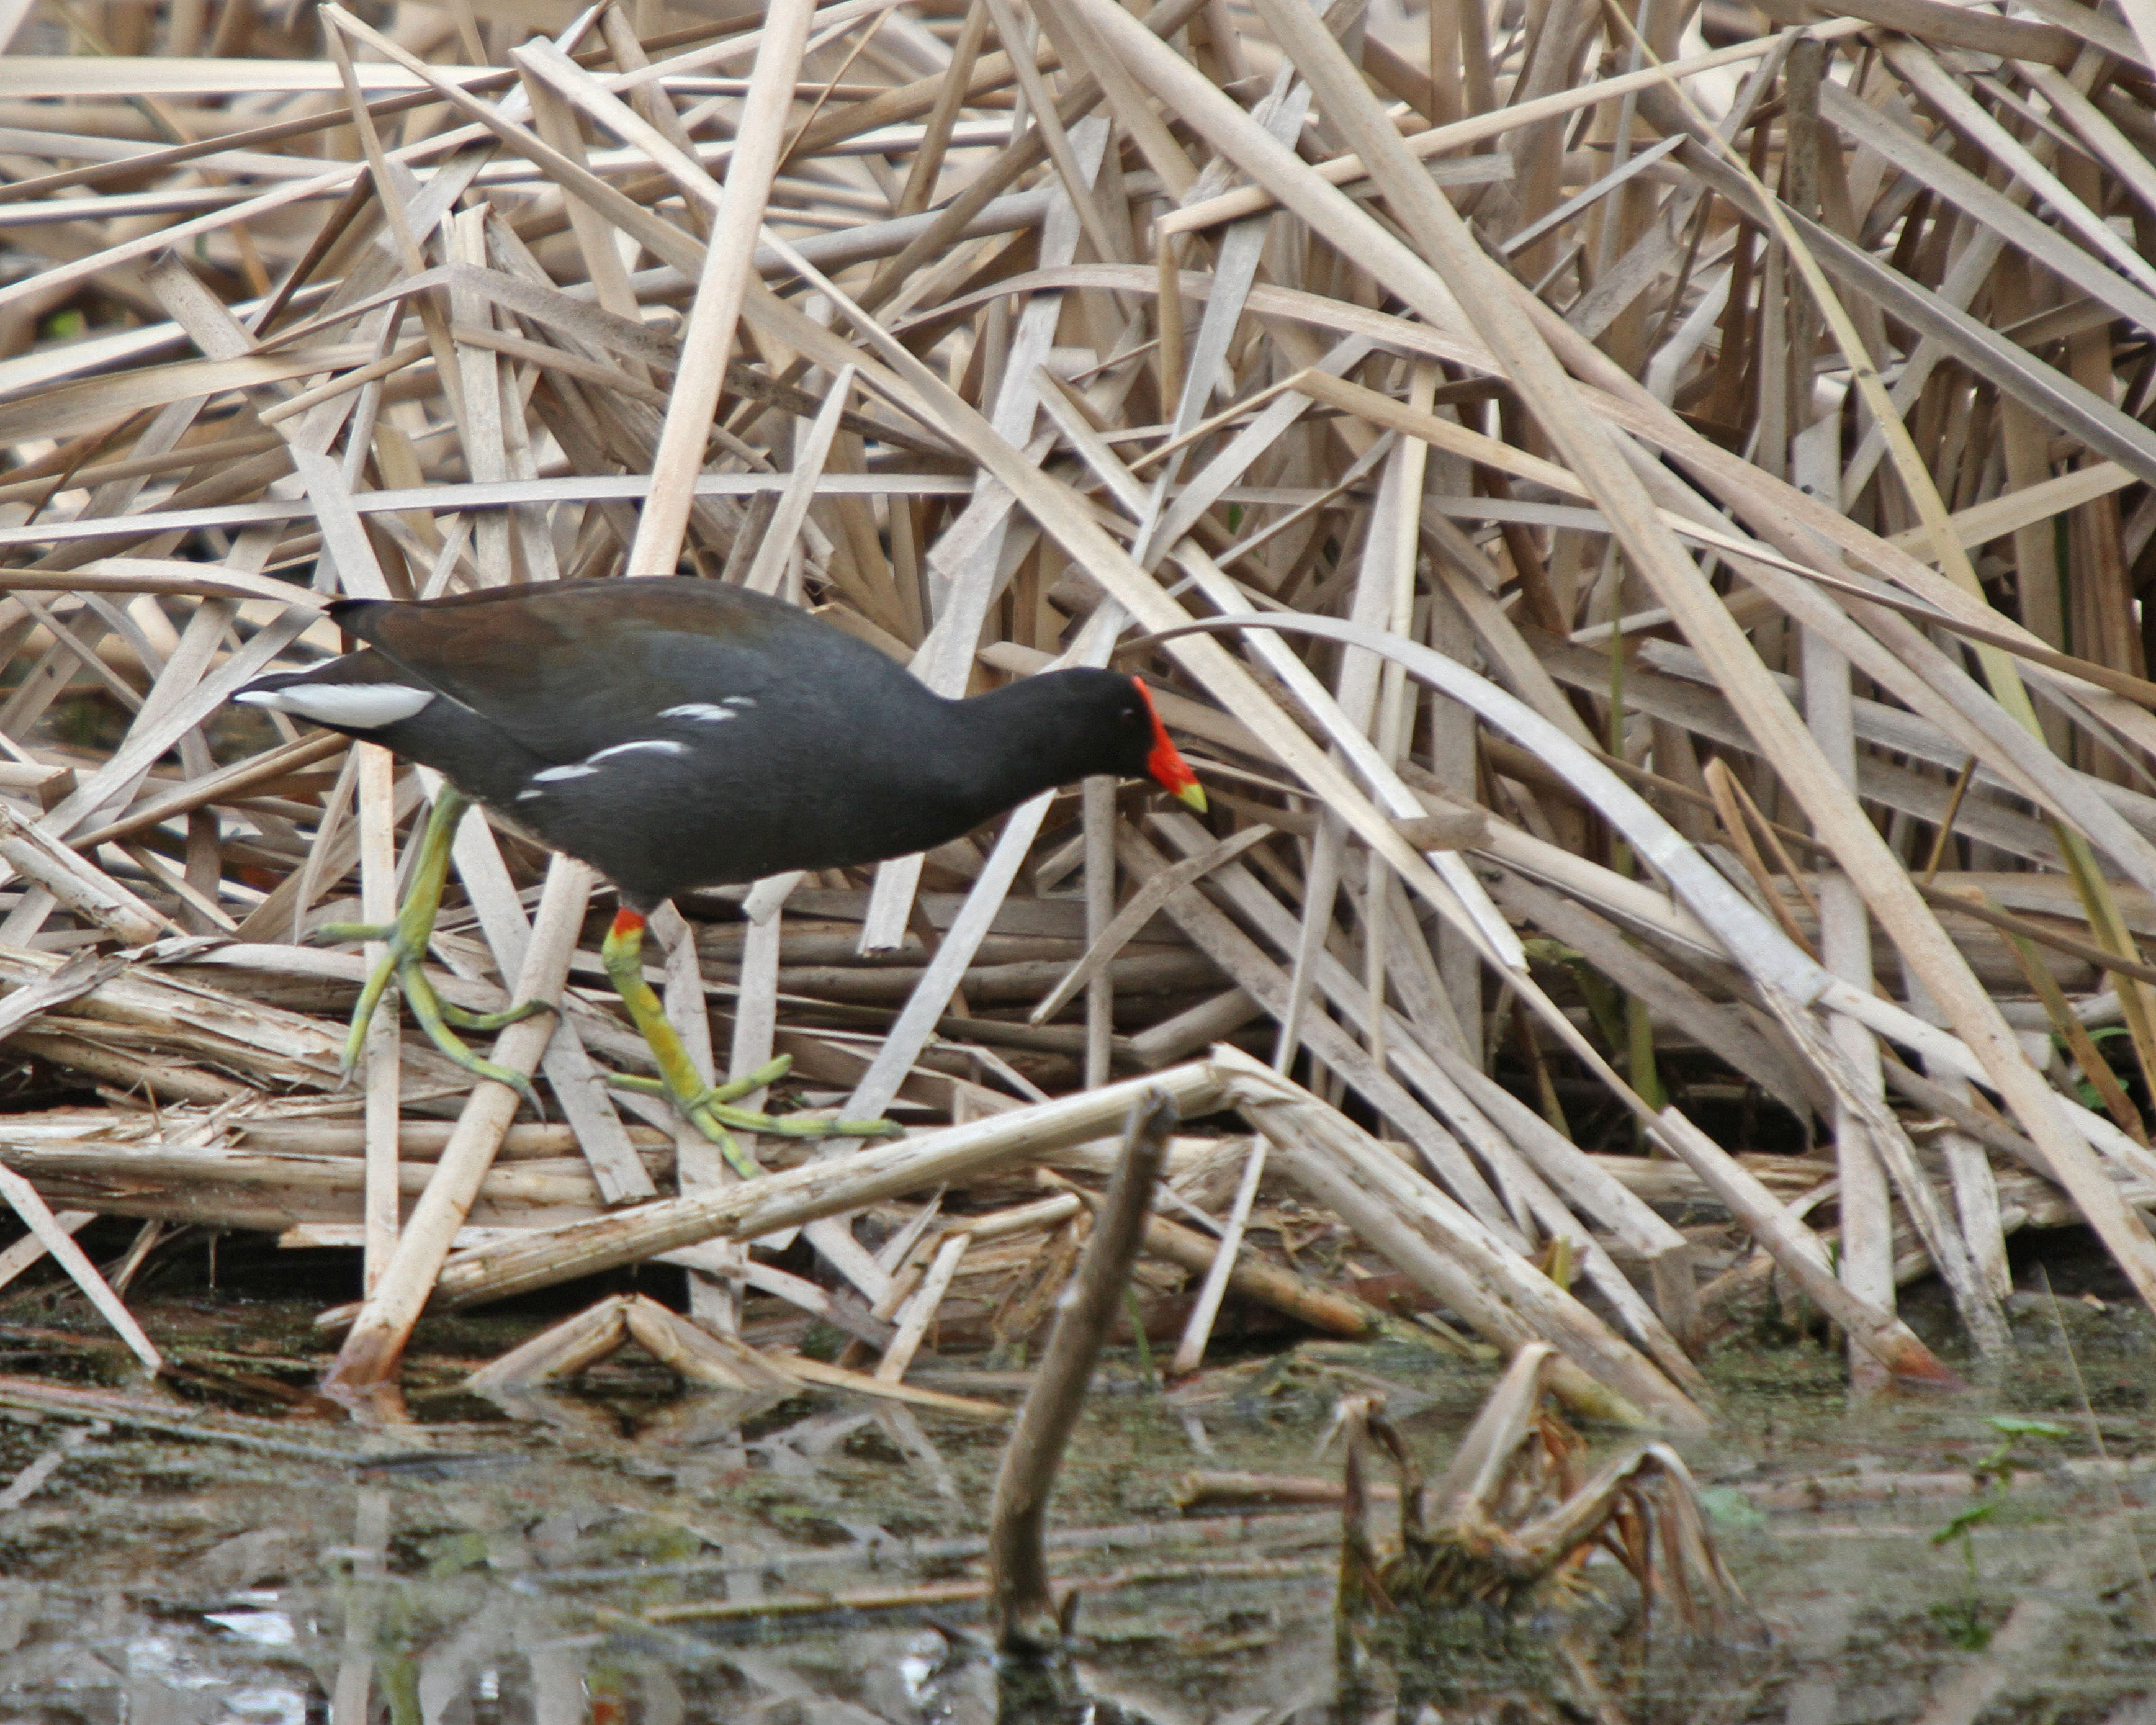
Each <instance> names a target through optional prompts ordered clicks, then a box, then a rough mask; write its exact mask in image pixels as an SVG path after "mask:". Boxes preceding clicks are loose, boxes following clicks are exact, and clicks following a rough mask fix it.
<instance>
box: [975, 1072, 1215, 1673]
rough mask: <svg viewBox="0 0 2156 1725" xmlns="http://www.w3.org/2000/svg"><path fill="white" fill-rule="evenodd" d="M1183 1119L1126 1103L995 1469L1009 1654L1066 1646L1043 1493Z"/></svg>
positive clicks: (1152, 1102) (1163, 1106)
mask: <svg viewBox="0 0 2156 1725" xmlns="http://www.w3.org/2000/svg"><path fill="white" fill-rule="evenodd" d="M1181 1118H1182V1116H1181V1114H1180V1113H1179V1111H1178V1110H1177V1107H1176V1106H1175V1103H1174V1101H1173V1099H1172V1098H1170V1097H1169V1096H1168V1095H1166V1094H1165V1093H1164V1092H1162V1091H1147V1093H1145V1094H1144V1095H1142V1096H1140V1097H1139V1098H1138V1099H1137V1101H1134V1102H1133V1103H1132V1105H1131V1111H1130V1117H1129V1120H1128V1122H1127V1124H1126V1125H1125V1127H1124V1128H1123V1153H1122V1157H1121V1158H1119V1159H1118V1160H1117V1162H1116V1172H1115V1174H1114V1176H1113V1178H1111V1179H1110V1181H1109V1183H1108V1190H1107V1195H1106V1197H1105V1198H1103V1199H1101V1206H1100V1209H1098V1211H1097V1212H1096V1214H1095V1215H1094V1219H1093V1234H1092V1238H1091V1240H1088V1241H1087V1242H1086V1255H1085V1256H1084V1258H1083V1259H1081V1260H1080V1263H1079V1266H1078V1273H1077V1276H1076V1277H1075V1279H1074V1281H1073V1282H1072V1284H1071V1286H1070V1291H1069V1293H1068V1294H1067V1295H1066V1296H1065V1297H1064V1298H1063V1299H1062V1300H1061V1301H1060V1303H1059V1307H1058V1310H1057V1312H1056V1315H1055V1328H1054V1329H1053V1330H1052V1331H1050V1334H1049V1339H1048V1346H1047V1348H1046V1349H1045V1351H1044V1352H1043V1353H1042V1354H1041V1357H1040V1364H1039V1367H1038V1368H1036V1370H1035V1373H1034V1381H1033V1387H1032V1388H1031V1389H1029V1390H1028V1391H1027V1393H1026V1398H1025V1405H1024V1407H1023V1408H1021V1409H1019V1416H1018V1424H1017V1425H1016V1426H1015V1427H1014V1428H1013V1430H1012V1431H1011V1436H1010V1442H1009V1444H1008V1445H1006V1446H1005V1447H1004V1459H1003V1465H1002V1466H1000V1467H999V1468H998V1470H997V1471H996V1486H995V1493H994V1496H993V1498H992V1499H991V1502H990V1506H989V1511H988V1573H989V1579H990V1587H991V1592H992V1596H993V1599H994V1609H995V1624H996V1642H997V1645H998V1649H999V1650H1000V1651H1002V1652H1003V1653H1004V1654H1005V1655H1006V1656H1026V1657H1029V1658H1033V1659H1040V1658H1044V1657H1048V1656H1052V1655H1053V1654H1054V1653H1055V1651H1056V1650H1058V1649H1060V1646H1061V1645H1062V1640H1063V1633H1062V1632H1063V1625H1061V1623H1060V1620H1059V1618H1058V1615H1057V1613H1056V1609H1055V1601H1054V1600H1053V1599H1050V1596H1049V1591H1048V1561H1047V1555H1046V1552H1045V1548H1044V1546H1043V1543H1042V1538H1043V1536H1044V1534H1045V1532H1046V1531H1047V1527H1048V1494H1049V1491H1050V1488H1051V1487H1052V1486H1054V1484H1055V1475H1056V1471H1057V1469H1058V1468H1060V1466H1061V1465H1062V1461H1063V1450H1064V1447H1065V1445H1067V1444H1068V1443H1069V1442H1070V1434H1071V1432H1072V1431H1073V1430H1075V1429H1076V1427H1077V1424H1078V1414H1079V1411H1080V1409H1081V1408H1082V1407H1083V1406H1084V1405H1085V1401H1086V1385H1087V1384H1089V1383H1090V1382H1091V1378H1092V1375H1093V1363H1094V1362H1095V1361H1096V1359H1098V1358H1100V1353H1101V1347H1102V1346H1103V1345H1104V1344H1105V1343H1106V1341H1107V1337H1108V1332H1109V1331H1110V1330H1111V1328H1112V1327H1114V1324H1115V1321H1116V1315H1117V1313H1118V1312H1119V1311H1120V1310H1121V1308H1122V1302H1123V1292H1124V1290H1125V1288H1126V1287H1127V1286H1128V1284H1129V1280H1130V1271H1131V1263H1132V1260H1133V1259H1134V1258H1136V1257H1137V1251H1138V1247H1139V1245H1141V1244H1142V1241H1143V1240H1144V1236H1145V1219H1146V1214H1147V1211H1148V1210H1150V1209H1152V1189H1153V1187H1154V1184H1155V1183H1157V1182H1158V1179H1159V1178H1160V1172H1161V1164H1162V1158H1163V1155H1164V1153H1165V1151H1166V1148H1167V1143H1168V1134H1169V1133H1171V1132H1173V1131H1174V1130H1175V1127H1176V1123H1177V1122H1178V1121H1179V1120H1180V1119H1181Z"/></svg>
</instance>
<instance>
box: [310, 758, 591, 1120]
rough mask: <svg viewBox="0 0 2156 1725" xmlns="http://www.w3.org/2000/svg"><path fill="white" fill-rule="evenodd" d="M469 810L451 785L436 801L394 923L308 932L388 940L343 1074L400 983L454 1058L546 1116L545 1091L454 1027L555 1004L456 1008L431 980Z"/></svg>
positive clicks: (526, 1014)
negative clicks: (456, 847)
mask: <svg viewBox="0 0 2156 1725" xmlns="http://www.w3.org/2000/svg"><path fill="white" fill-rule="evenodd" d="M465 807H466V804H465V799H464V798H462V797H461V796H459V795H458V794H457V793H455V792H454V791H453V790H451V789H449V788H447V787H444V789H443V792H442V794H441V795H440V796H439V798H436V799H435V803H434V814H433V815H432V816H431V817H430V818H429V821H428V824H427V832H426V835H425V837H424V838H423V839H422V841H421V848H420V855H419V860H418V866H417V868H416V869H415V870H413V880H412V884H411V888H410V890H409V891H408V893H407V894H406V896H405V899H404V902H403V904H402V905H400V906H398V911H397V920H396V921H395V922H386V923H385V922H325V923H322V924H321V925H320V926H319V927H316V928H315V929H313V930H312V931H311V932H310V933H309V935H308V937H307V938H308V939H309V940H310V941H312V942H336V941H355V940H357V941H380V942H382V944H383V947H384V950H383V952H382V957H381V960H380V962H379V963H377V964H376V965H375V967H374V969H373V970H372V973H369V975H368V977H367V981H366V983H365V984H364V985H363V986H362V988H361V989H360V991H359V1000H358V1003H357V1004H356V1005H355V1006H354V1007H353V1008H352V1028H351V1029H350V1030H349V1031H348V1032H347V1033H346V1036H345V1043H344V1056H343V1060H342V1062H341V1069H340V1076H342V1077H345V1078H349V1077H350V1076H352V1071H353V1070H354V1068H356V1067H357V1065H359V1060H360V1056H361V1055H362V1054H363V1053H364V1052H365V1051H366V1048H367V1028H368V1026H369V1025H370V1024H372V1023H373V1021H374V1014H375V1012H376V1009H377V1008H379V1007H380V1005H381V1004H382V996H383V994H385V993H387V992H388V988H389V985H390V984H391V983H397V984H398V985H399V987H400V988H401V989H402V990H403V997H404V1001H405V1004H407V1005H408V1006H409V1007H410V1008H411V1009H412V1017H413V1020H414V1021H415V1022H416V1023H417V1024H418V1026H419V1028H420V1029H423V1030H424V1031H425V1032H426V1033H427V1038H428V1040H429V1041H430V1042H432V1043H433V1044H434V1046H435V1047H436V1048H438V1049H439V1050H441V1051H442V1053H443V1054H444V1055H445V1056H446V1057H447V1058H448V1059H449V1060H453V1061H454V1062H455V1064H456V1065H459V1066H461V1067H463V1068H464V1069H465V1071H467V1072H469V1073H470V1074H471V1075H472V1076H474V1077H475V1078H489V1079H492V1080H493V1081H495V1083H496V1084H506V1085H507V1086H509V1088H510V1089H511V1090H513V1091H516V1093H517V1095H518V1096H521V1097H522V1098H523V1099H524V1100H525V1101H526V1102H528V1103H529V1104H531V1110H532V1111H533V1112H534V1113H536V1114H537V1115H539V1116H540V1117H541V1118H542V1119H543V1118H545V1117H546V1110H545V1109H544V1108H543V1107H542V1106H541V1105H540V1101H539V1093H538V1092H537V1091H536V1090H534V1089H533V1088H532V1086H531V1080H530V1079H528V1078H526V1076H524V1075H523V1074H522V1073H521V1072H514V1071H511V1070H510V1069H509V1068H508V1067H506V1066H504V1065H499V1064H497V1063H496V1062H495V1061H493V1060H488V1059H486V1058H485V1056H483V1055H478V1054H475V1053H474V1052H473V1051H472V1050H471V1048H470V1046H469V1045H467V1044H466V1043H465V1041H464V1040H463V1039H462V1038H461V1037H459V1035H458V1034H456V1030H455V1029H451V1028H450V1027H451V1026H452V1025H454V1026H456V1027H457V1029H465V1030H499V1029H502V1028H503V1027H504V1026H506V1025H509V1024H515V1023H516V1021H517V1020H518V1019H527V1018H530V1017H531V1015H532V1014H534V1013H541V1012H552V1011H553V1010H554V1008H553V1007H552V1005H550V1004H548V1003H547V1002H546V1001H543V1000H527V1001H524V1002H521V1003H520V1004H517V1005H515V1006H512V1007H510V1008H508V1009H506V1010H505V1011H501V1012H493V1013H474V1012H467V1011H466V1010H465V1009H463V1008H462V1007H458V1006H451V1005H450V1004H449V1003H448V1002H446V1001H444V999H442V998H441V997H440V996H439V994H437V993H435V992H434V983H431V982H429V980H428V978H427V973H426V971H425V968H424V965H425V962H426V957H427V947H428V945H429V942H431V941H432V940H433V939H434V917H435V916H436V914H437V913H438V912H439V910H440V909H441V903H442V887H443V885H444V881H445V880H446V879H447V877H448V874H449V844H450V840H451V839H452V838H453V836H454V834H455V832H456V826H457V823H458V821H459V820H460V819H463V816H464V812H465Z"/></svg>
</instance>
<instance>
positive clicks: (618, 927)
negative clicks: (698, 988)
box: [599, 910, 898, 1179]
mask: <svg viewBox="0 0 2156 1725" xmlns="http://www.w3.org/2000/svg"><path fill="white" fill-rule="evenodd" d="M599 956H600V957H601V959H602V960H603V962H604V963H605V965H606V973H607V975H608V978H611V979H612V981H613V985H614V988H615V991H616V992H617V993H619V994H620V996H621V1001H622V1004H623V1005H624V1006H626V1007H627V1008H628V1009H629V1021H630V1022H631V1023H632V1024H634V1025H635V1026H636V1028H637V1029H638V1030H639V1032H640V1033H642V1034H643V1037H644V1041H645V1042H646V1043H647V1044H649V1046H650V1049H651V1054H652V1057H653V1059H654V1060H657V1061H658V1063H659V1076H658V1077H657V1078H655V1079H651V1078H637V1077H633V1076H628V1075H626V1074H622V1073H616V1074H614V1075H613V1076H612V1077H611V1079H610V1080H609V1082H612V1083H614V1084H619V1085H620V1086H623V1087H624V1088H625V1089H629V1090H639V1091H647V1092H649V1093H651V1094H653V1095H657V1096H665V1097H666V1098H667V1099H668V1100H669V1101H671V1102H672V1103H673V1104H674V1106H675V1107H676V1108H678V1109H680V1111H681V1116H682V1117H683V1118H684V1119H685V1120H687V1121H688V1122H690V1124H691V1125H693V1126H694V1127H696V1129H697V1131H699V1132H701V1133H703V1135H704V1136H705V1137H707V1138H709V1139H710V1140H711V1142H713V1143H715V1144H716V1145H717V1146H718V1147H719V1151H720V1153H721V1155H723V1156H724V1157H725V1158H726V1161H727V1163H728V1164H729V1165H731V1167H732V1168H733V1169H734V1171H735V1172H736V1173H738V1174H741V1175H742V1177H743V1178H750V1179H752V1178H756V1176H757V1174H758V1173H761V1170H760V1169H758V1168H757V1165H756V1164H755V1163H752V1162H751V1161H750V1160H749V1159H748V1158H747V1156H745V1155H743V1154H742V1148H741V1146H740V1145H738V1144H737V1143H736V1142H734V1140H733V1136H732V1132H773V1133H776V1134H778V1135H780V1136H782V1137H791V1138H875V1137H889V1136H890V1135H891V1134H892V1133H895V1132H897V1131H898V1127H896V1126H895V1125H893V1124H892V1123H891V1122H890V1121H888V1120H798V1119H794V1118H792V1117H788V1116H784V1115H771V1114H759V1113H757V1112H755V1111H752V1110H750V1109H747V1108H735V1107H731V1106H728V1105H729V1104H730V1103H731V1102H732V1101H735V1100H736V1099H737V1098H738V1097H741V1096H747V1094H748V1093H749V1092H750V1091H754V1090H760V1089H762V1087H763V1086H765V1085H767V1084H769V1083H770V1082H771V1081H773V1080H774V1079H777V1078H781V1077H783V1076H785V1074H786V1071H787V1069H788V1067H790V1066H791V1065H793V1060H791V1059H790V1058H788V1056H786V1055H780V1056H779V1058H778V1059H777V1060H773V1061H772V1062H771V1064H770V1065H767V1066H763V1067H760V1068H759V1069H758V1070H756V1071H754V1072H752V1073H750V1074H749V1075H748V1076H747V1077H746V1078H737V1079H734V1080H733V1081H731V1082H730V1083H726V1084H718V1085H707V1084H706V1083H705V1082H704V1080H703V1076H702V1075H701V1073H699V1072H698V1071H697V1070H696V1065H695V1063H694V1062H693V1061H691V1060H690V1058H689V1050H687V1049H685V1048H684V1047H683V1046H682V1045H681V1038H680V1034H679V1033H678V1032H677V1031H676V1030H675V1028H674V1026H673V1024H671V1023H670V1022H669V1020H668V1019H667V1017H666V1009H665V1007H664V1006H662V1005H661V1004H660V999H659V996H658V995H657V994H656V993H654V991H653V989H652V987H651V984H650V983H648V982H646V981H644V918H643V917H642V916H639V914H638V913H637V912H636V911H627V910H624V911H619V912H618V913H617V914H616V915H615V916H614V919H613V927H610V928H609V929H608V930H607V937H606V940H605V942H604V944H603V945H602V946H601V947H600V948H599ZM729 1127H731V1128H732V1132H729V1131H728V1128H729Z"/></svg>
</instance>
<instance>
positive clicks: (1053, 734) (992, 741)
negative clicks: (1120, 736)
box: [948, 675, 1108, 819]
mask: <svg viewBox="0 0 2156 1725" xmlns="http://www.w3.org/2000/svg"><path fill="white" fill-rule="evenodd" d="M948 714H949V718H950V721H951V723H952V726H953V728H954V729H955V730H956V732H957V738H956V748H955V750H954V754H955V755H956V756H957V757H958V758H962V759H963V760H964V761H965V762H967V763H968V773H969V779H970V782H969V784H968V790H969V792H973V793H977V795H976V798H975V799H976V800H978V803H979V806H980V809H981V810H982V817H981V818H982V819H987V818H988V815H990V814H996V813H998V812H1000V811H1001V810H1003V809H1010V808H1014V807H1015V806H1016V805H1017V804H1019V803H1023V802H1024V801H1025V800H1026V798H1029V797H1031V796H1034V795H1035V794H1036V793H1039V792H1041V791H1045V790H1049V789H1051V788H1054V787H1055V786H1056V785H1063V784H1069V783H1072V782H1073V781H1074V780H1076V779H1081V778H1085V777H1086V775H1087V774H1089V773H1101V772H1105V771H1106V770H1108V769H1107V768H1105V767H1104V766H1102V764H1101V762H1099V760H1097V759H1096V758H1095V757H1096V756H1097V754H1098V752H1099V744H1098V742H1097V741H1096V740H1095V739H1093V738H1091V737H1088V736H1087V735H1086V733H1085V732H1084V730H1083V728H1082V727H1081V726H1077V725H1075V724H1073V723H1072V722H1071V721H1072V717H1073V715H1072V713H1071V711H1070V697H1069V695H1068V693H1067V691H1065V688H1063V687H1061V686H1060V685H1059V680H1058V679H1057V678H1056V677H1055V676H1054V675H1048V676H1039V677H1021V678H1020V679H1019V680H1018V681H1017V682H1015V683H1009V684H1006V685H1004V687H1002V688H1000V689H993V690H991V691H988V693H987V694H985V695H976V696H973V698H972V699H970V700H968V701H953V702H952V704H951V706H950V707H949V709H948ZM973 775H978V777H973Z"/></svg>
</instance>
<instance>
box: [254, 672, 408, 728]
mask: <svg viewBox="0 0 2156 1725" xmlns="http://www.w3.org/2000/svg"><path fill="white" fill-rule="evenodd" d="M233 699H234V701H244V702H246V703H247V705H248V706H266V707H274V708H275V710H276V711H279V712H280V713H297V714H298V715H299V716H300V717H301V718H303V719H312V720H314V721H316V723H317V724H321V725H343V726H350V727H351V728H352V729H353V730H355V731H372V730H376V729H377V728H379V727H380V726H384V725H393V724H395V723H396V722H397V721H398V720H399V719H408V718H410V717H411V716H413V714H414V713H416V712H418V711H421V710H422V709H423V708H424V707H425V706H426V705H427V703H428V702H429V701H432V700H433V699H434V691H433V690H431V689H413V688H409V687H408V686H407V685H404V684H403V683H288V684H286V685H285V686H284V687H283V688H281V689H247V690H243V691H241V692H240V693H239V694H238V695H235V696H233Z"/></svg>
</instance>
